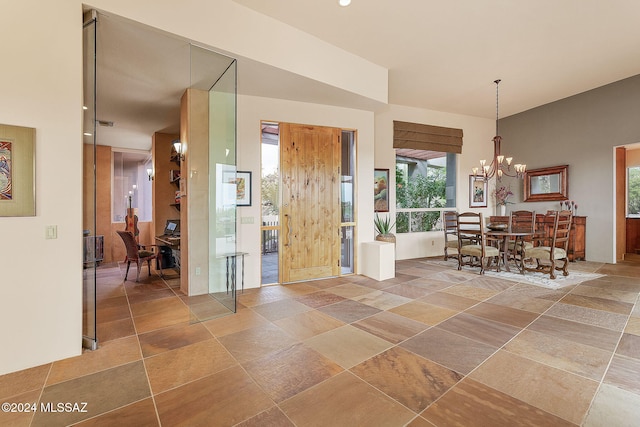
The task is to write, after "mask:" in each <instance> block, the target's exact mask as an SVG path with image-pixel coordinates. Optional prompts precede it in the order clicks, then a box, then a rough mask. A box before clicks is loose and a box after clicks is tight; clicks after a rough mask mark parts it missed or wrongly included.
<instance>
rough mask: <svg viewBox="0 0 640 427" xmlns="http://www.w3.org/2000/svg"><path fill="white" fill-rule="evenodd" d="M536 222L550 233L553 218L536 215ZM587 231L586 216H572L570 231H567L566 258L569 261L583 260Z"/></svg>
mask: <svg viewBox="0 0 640 427" xmlns="http://www.w3.org/2000/svg"><path fill="white" fill-rule="evenodd" d="M536 222H537V223H538V224H542V225H543V227H544V230H545V231H547V230H548V233H549V234H551V227H553V219H552V218H550V217H546V216H545V215H543V214H537V215H536ZM586 233H587V217H586V216H574V217H573V218H572V220H571V231H570V232H569V247H568V254H567V255H568V258H569V261H577V260H581V261H584V260H585V252H586V249H587V243H586Z"/></svg>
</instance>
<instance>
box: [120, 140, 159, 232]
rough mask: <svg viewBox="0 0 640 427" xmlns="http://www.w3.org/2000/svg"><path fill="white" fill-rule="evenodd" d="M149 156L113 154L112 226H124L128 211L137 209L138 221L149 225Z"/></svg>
mask: <svg viewBox="0 0 640 427" xmlns="http://www.w3.org/2000/svg"><path fill="white" fill-rule="evenodd" d="M151 167H152V165H151V153H149V152H146V151H134V150H130V151H114V152H113V186H112V188H113V194H112V209H113V222H124V220H125V218H126V216H127V208H129V207H132V208H135V209H136V215H137V216H138V221H151V216H152V215H151V213H152V212H151V204H152V202H151V199H152V197H151V181H150V180H149V176H148V175H147V168H151Z"/></svg>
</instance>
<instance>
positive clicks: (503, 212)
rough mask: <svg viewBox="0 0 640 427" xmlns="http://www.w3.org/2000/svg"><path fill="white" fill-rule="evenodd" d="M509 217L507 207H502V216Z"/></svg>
mask: <svg viewBox="0 0 640 427" xmlns="http://www.w3.org/2000/svg"><path fill="white" fill-rule="evenodd" d="M506 215H507V205H500V216H506Z"/></svg>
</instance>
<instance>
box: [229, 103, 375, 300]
mask: <svg viewBox="0 0 640 427" xmlns="http://www.w3.org/2000/svg"><path fill="white" fill-rule="evenodd" d="M261 120H265V121H272V122H288V123H300V124H312V125H318V126H330V127H338V128H342V129H353V130H356V131H357V151H358V152H357V164H356V171H357V189H356V194H357V221H358V224H365V226H364V227H359V229H358V231H357V240H356V244H357V245H359V244H360V243H361V242H364V241H372V240H373V228H372V227H366V224H372V223H373V141H374V135H373V127H374V116H373V113H372V112H368V111H361V110H353V109H348V108H337V107H331V106H326V105H318V104H308V103H303V102H293V101H285V100H278V99H270V98H260V97H254V96H238V170H249V171H252V172H253V185H252V195H251V200H253V201H254V203H252V206H250V207H239V208H238V250H239V251H243V252H248V253H249V254H250V256H248V257H247V258H246V260H245V262H246V275H245V287H246V288H254V287H258V286H260V218H261V216H260V215H261V209H260V203H259V200H260V161H261V160H260V121H261ZM242 218H251V219H253V224H242Z"/></svg>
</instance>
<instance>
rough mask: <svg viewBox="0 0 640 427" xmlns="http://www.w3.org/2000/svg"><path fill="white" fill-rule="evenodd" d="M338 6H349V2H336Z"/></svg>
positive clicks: (348, 0)
mask: <svg viewBox="0 0 640 427" xmlns="http://www.w3.org/2000/svg"><path fill="white" fill-rule="evenodd" d="M338 4H339V5H340V6H349V5H350V4H351V0H338Z"/></svg>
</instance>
